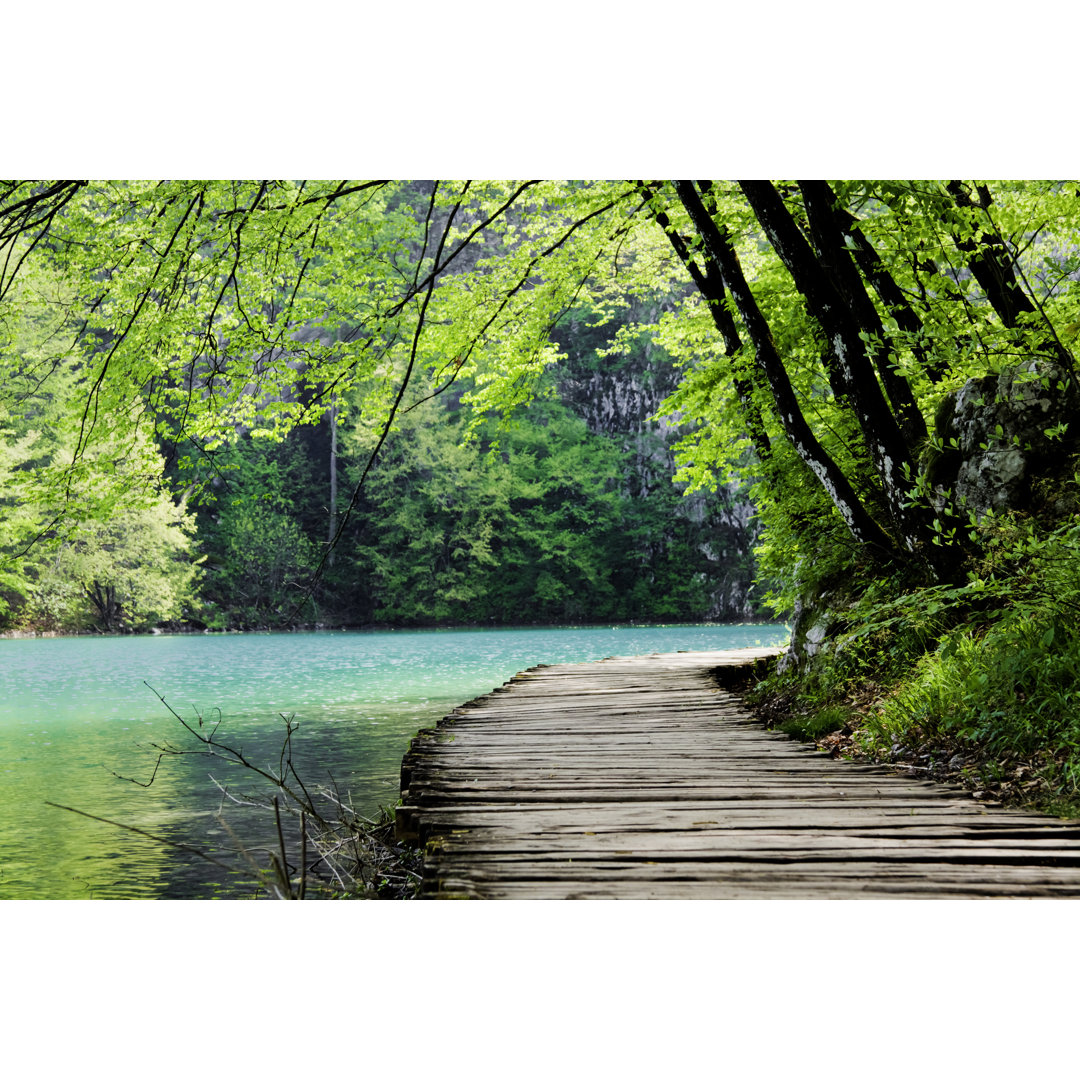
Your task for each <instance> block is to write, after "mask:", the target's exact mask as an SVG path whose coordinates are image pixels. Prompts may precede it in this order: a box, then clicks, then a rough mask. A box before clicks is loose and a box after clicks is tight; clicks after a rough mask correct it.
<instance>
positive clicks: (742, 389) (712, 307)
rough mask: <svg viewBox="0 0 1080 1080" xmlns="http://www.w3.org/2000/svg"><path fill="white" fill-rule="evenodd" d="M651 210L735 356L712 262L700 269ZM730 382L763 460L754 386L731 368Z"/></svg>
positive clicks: (735, 334)
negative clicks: (732, 383)
mask: <svg viewBox="0 0 1080 1080" xmlns="http://www.w3.org/2000/svg"><path fill="white" fill-rule="evenodd" d="M642 186H643V187H644V188H645V189H646V190H648V191H652V192H653V194H655V193H656V191H655V188H654V187H653V186H652V185H642ZM651 212H652V215H653V218H654V220H655V221H656V223H657V224H658V225H659V226H660V227H661V228H662V229H663V230H664V233H665V235H666V236H667V238H668V240H669V241H670V242H671V246H672V247H673V248H674V249H675V253H676V255H678V256H679V259H680V260H681V261H682V263H683V265H684V266H685V267H686V269H687V271H688V272H689V274H690V277H691V278H692V279H693V281H694V284H695V285H696V286H697V288H698V292H700V293H701V295H702V296H703V297H704V298H705V304H706V306H707V307H708V309H709V314H710V315H711V316H712V320H713V323H714V324H715V326H716V328H717V330H719V331H720V336H721V337H722V338H723V340H724V353H725V354H726V355H727V356H728V357H731V358H734V357H735V356H736V354H737V353H738V352H739V351H740V350H741V349H742V340H741V339H740V337H739V331H738V328H737V327H736V326H735V320H734V319H733V318H732V316H731V312H730V311H729V310H728V306H727V304H726V303H725V297H724V282H723V279H722V277H721V276H720V274H719V273H718V271H717V268H716V266H715V264H713V263H711V262H710V261H706V263H705V269H704V270H702V269H701V267H699V266H698V265H697V262H696V261H695V260H694V257H693V256H692V255H691V254H690V249H689V246H688V244H687V242H686V240H685V239H684V238H683V237H682V236H681V235H680V234H679V233H678V231H677V230H676V229H675V227H674V226H673V225H672V223H671V219H670V218H669V217H668V216H667V214H666V213H665V212H664V211H663V210H660V209H653V210H652V211H651ZM733 382H734V385H735V393H736V394H737V395H738V397H739V404H740V405H741V407H742V411H743V416H744V418H745V420H746V427H747V432H748V433H749V435H750V441H751V442H752V443H753V444H754V449H755V450H756V451H757V455H758V457H759V458H760V459H761V460H762V461H763V462H765V461H768V460H769V458H770V457H771V456H772V444H771V443H770V441H769V436H768V433H767V432H766V430H765V424H764V422H763V421H762V418H761V411H760V410H759V409H758V406H757V402H756V401H755V400H754V394H753V388H752V386H751V384H750V383H749V382H748V381H747V380H746V379H744V378H742V377H741V376H739V375H738V374H737V373H735V372H734V371H733Z"/></svg>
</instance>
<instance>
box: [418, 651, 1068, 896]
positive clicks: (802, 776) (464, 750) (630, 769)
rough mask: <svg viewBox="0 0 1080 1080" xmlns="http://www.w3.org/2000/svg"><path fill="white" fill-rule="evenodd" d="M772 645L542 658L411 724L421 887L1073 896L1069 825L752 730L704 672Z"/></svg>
mask: <svg viewBox="0 0 1080 1080" xmlns="http://www.w3.org/2000/svg"><path fill="white" fill-rule="evenodd" d="M772 653H773V650H760V649H759V650H738V651H734V652H698V653H668V654H655V655H652V656H643V657H632V658H611V659H608V660H603V661H600V662H598V663H592V664H563V665H557V666H540V667H537V668H532V669H530V670H529V671H526V672H522V673H521V674H520V675H517V676H515V677H514V678H513V679H511V680H510V682H508V683H507V684H506V685H505V686H503V687H501V688H500V689H498V690H496V691H494V692H492V693H491V694H488V695H486V696H484V697H482V698H478V699H477V700H475V701H472V702H469V703H468V704H466V705H463V706H461V707H460V708H458V709H455V710H454V712H453V713H451V714H450V715H449V716H448V717H446V718H445V719H444V720H443V721H441V722H440V724H439V726H438V727H437V728H435V729H433V730H431V731H427V732H421V733H420V735H419V736H417V738H416V739H414V740H413V745H412V748H411V750H410V751H409V753H408V754H407V755H406V757H405V760H404V762H403V763H402V798H403V805H402V806H401V807H400V808H399V810H398V815H397V830H398V837H399V838H400V839H405V840H411V841H412V842H419V843H420V844H422V845H424V846H425V859H424V870H423V884H422V886H421V895H422V896H424V897H433V898H448V899H449V898H488V899H511V898H523V899H585V898H626V899H648V898H657V899H662V898H671V899H674V898H701V899H709V898H711V899H722V898H744V899H766V898H789V899H796V898H799V899H827V898H837V899H841V898H844V899H853V898H859V897H887V898H894V899H895V898H914V897H928V898H951V899H957V898H964V897H986V896H990V897H1055V896H1061V897H1076V896H1080V825H1077V824H1069V823H1061V822H1057V821H1055V820H1053V819H1048V818H1045V817H1041V816H1037V815H1032V814H1027V813H1023V812H1019V811H1010V810H993V809H988V808H986V807H983V806H980V805H979V804H978V803H975V802H974V801H973V800H972V799H971V798H970V796H968V795H966V794H965V793H964V792H963V791H961V790H960V789H959V788H953V787H948V786H944V785H941V784H935V783H930V782H922V781H917V780H910V779H906V778H903V777H899V776H896V775H895V774H893V773H892V772H890V771H889V770H888V769H886V768H883V767H881V766H875V765H867V764H855V763H851V762H844V761H833V760H831V759H829V758H827V757H826V756H825V755H823V754H820V753H818V752H816V751H814V750H813V749H812V748H810V747H807V746H806V745H804V744H799V743H793V742H791V741H790V740H789V739H788V738H787V737H785V736H784V735H781V734H779V733H775V732H770V731H766V730H764V729H763V728H762V726H761V724H760V723H759V722H758V721H756V720H754V719H753V718H752V717H751V716H750V714H749V713H748V712H747V711H746V710H745V708H744V707H743V706H742V704H741V702H740V700H739V698H738V697H737V696H736V695H734V694H732V693H730V692H727V691H725V690H723V689H721V688H720V686H719V684H718V682H717V679H716V677H715V675H714V672H715V669H716V668H718V667H722V666H725V665H731V664H739V663H746V662H747V661H749V660H752V659H754V658H757V657H760V656H765V655H772Z"/></svg>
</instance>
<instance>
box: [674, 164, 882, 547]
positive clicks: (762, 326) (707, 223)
mask: <svg viewBox="0 0 1080 1080" xmlns="http://www.w3.org/2000/svg"><path fill="white" fill-rule="evenodd" d="M675 190H676V193H677V194H678V196H679V199H680V200H681V201H682V204H683V206H684V207H685V208H686V211H687V213H688V214H689V215H690V219H691V221H692V222H693V224H694V227H695V229H696V230H697V231H698V234H699V236H700V237H701V240H702V245H703V256H704V258H705V259H706V260H707V262H710V263H711V264H712V265H713V266H714V267H715V268H716V272H715V273H714V274H710V275H708V276H704V275H703V276H702V282H703V283H704V285H705V287H708V288H713V286H712V285H710V284H709V282H710V279H712V280H713V281H715V279H716V278H717V277H719V278H722V280H723V282H724V283H725V284H726V286H727V291H728V292H729V293H730V294H731V297H732V299H733V300H734V301H735V305H736V307H737V308H738V310H739V315H740V316H741V318H742V321H743V325H744V326H745V327H746V331H747V333H748V334H749V336H750V341H751V343H752V345H753V347H754V350H755V354H756V361H757V364H758V366H759V368H760V369H761V371H762V373H763V375H764V377H765V380H766V382H767V383H768V386H769V389H770V391H771V393H772V397H773V401H774V403H775V405H776V411H777V415H778V416H779V418H780V423H781V425H782V426H783V428H784V433H785V434H786V435H787V437H788V439H789V441H790V442H791V444H792V446H793V447H794V448H795V451H796V453H797V454H798V455H799V457H800V458H801V459H802V460H803V461H804V462H805V463H806V465H807V466H808V467H809V468H810V470H811V472H813V474H814V475H815V476H816V477H817V478H818V480H819V482H820V483H821V485H822V487H824V489H825V491H826V492H827V494H828V496H829V499H830V500H831V501H832V503H833V505H834V506H835V507H836V509H837V510H838V511H839V512H840V515H841V517H842V518H843V519H844V522H845V523H846V524H847V527H848V529H849V530H850V531H851V534H852V536H854V537H855V539H856V540H858V541H859V542H860V543H862V544H866V545H868V546H869V547H871V548H873V549H876V550H877V551H878V552H879V554H882V555H886V556H893V555H895V554H896V549H895V546H894V544H893V542H892V541H891V540H890V538H889V537H888V535H887V534H886V533H885V531H884V530H883V529H882V528H881V527H880V526H879V525H878V524H877V522H875V521H874V520H873V518H872V517H871V516H870V514H869V513H868V512H867V510H866V508H865V507H864V506H863V505H862V503H861V501H860V500H859V498H858V496H857V495H856V494H855V492H854V490H853V489H852V487H851V484H850V483H849V482H848V479H847V477H845V476H844V474H843V472H842V471H841V470H840V467H839V466H838V465H837V464H836V462H835V461H833V459H832V458H831V457H830V456H829V455H828V453H827V452H826V451H825V449H824V447H822V446H821V444H820V443H819V442H818V440H817V438H816V437H815V436H814V433H813V431H812V430H811V429H810V426H809V424H807V422H806V419H805V417H804V416H803V414H802V410H801V409H800V407H799V403H798V399H797V398H796V396H795V391H794V388H793V387H792V385H791V380H790V379H789V378H788V374H787V370H786V369H785V367H784V365H783V362H782V361H781V359H780V356H779V354H778V353H777V351H776V345H775V344H774V342H773V339H772V334H771V332H770V330H769V326H768V323H767V322H766V320H765V317H764V315H763V314H762V313H761V310H760V309H759V308H758V306H757V301H756V300H755V299H754V296H753V293H752V292H751V291H750V287H749V285H748V284H747V282H746V278H745V276H744V275H743V272H742V267H741V265H740V263H739V259H738V256H737V255H736V253H735V248H734V247H733V246H732V244H731V241H730V238H729V237H728V235H727V231H726V230H723V229H721V228H720V227H719V226H718V225H717V224H716V222H715V221H714V220H713V218H712V217H711V216H710V215H709V212H708V211H707V210H706V209H705V205H704V203H702V201H701V197H700V195H699V194H698V192H697V189H696V188H695V187H694V186H693V184H692V183H691V182H690V181H688V180H676V181H675ZM700 287H702V283H701V282H699V288H700ZM707 299H708V297H707ZM712 299H715V300H716V301H717V302H718V303H719V302H722V299H723V294H722V293H721V294H719V295H714V297H713V298H712Z"/></svg>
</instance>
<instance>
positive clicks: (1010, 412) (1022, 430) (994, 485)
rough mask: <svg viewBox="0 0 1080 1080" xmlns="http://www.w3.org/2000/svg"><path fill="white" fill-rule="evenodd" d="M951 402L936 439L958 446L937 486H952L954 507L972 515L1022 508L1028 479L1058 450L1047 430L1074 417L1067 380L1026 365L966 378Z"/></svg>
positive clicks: (1054, 369)
mask: <svg viewBox="0 0 1080 1080" xmlns="http://www.w3.org/2000/svg"><path fill="white" fill-rule="evenodd" d="M951 397H952V400H951V401H949V400H948V399H947V400H946V402H945V403H944V404H945V408H944V409H943V411H942V413H939V424H938V434H939V435H943V436H945V437H946V438H953V439H955V440H956V442H957V444H958V445H957V449H955V450H952V451H949V452H948V453H947V454H946V455H945V456H944V457H943V459H942V463H941V467H940V468H939V476H938V479H939V481H943V482H944V483H945V484H948V483H949V482H950V481H951V486H952V487H953V491H954V494H955V496H956V501H957V503H958V504H959V505H960V506H962V507H966V508H967V509H968V510H971V511H973V512H974V513H975V514H976V515H978V516H982V515H983V514H985V513H986V512H987V510H994V511H998V510H1005V509H1010V508H1021V507H1023V506H1025V505H1026V504H1027V501H1028V499H1029V497H1030V480H1031V477H1032V475H1033V474H1034V473H1036V472H1038V471H1039V470H1040V469H1041V468H1042V467H1043V466H1045V465H1046V464H1047V462H1048V460H1049V459H1051V458H1052V457H1054V456H1055V455H1060V454H1061V451H1062V443H1061V442H1060V441H1057V442H1055V441H1054V440H1052V439H1050V438H1049V437H1048V436H1047V435H1046V431H1047V429H1049V428H1054V427H1056V426H1057V425H1058V424H1061V423H1065V424H1071V422H1072V421H1074V420H1075V419H1076V418H1077V407H1078V404H1080V401H1078V395H1077V393H1076V390H1075V387H1074V386H1073V383H1072V382H1071V380H1070V379H1069V378H1068V376H1067V374H1066V373H1065V372H1064V371H1063V370H1062V369H1061V368H1060V367H1058V366H1057V365H1055V364H1051V363H1049V362H1047V361H1041V360H1031V361H1028V362H1027V363H1024V364H1020V365H1017V366H1016V367H1012V368H1008V369H1006V370H1005V371H1002V372H1001V373H1000V374H998V375H986V376H984V377H983V378H981V379H971V380H969V381H968V382H966V383H965V384H964V385H963V386H962V387H961V388H960V390H958V391H957V392H956V394H955V395H951ZM1072 434H1073V433H1072V432H1071V431H1070V432H1069V435H1072Z"/></svg>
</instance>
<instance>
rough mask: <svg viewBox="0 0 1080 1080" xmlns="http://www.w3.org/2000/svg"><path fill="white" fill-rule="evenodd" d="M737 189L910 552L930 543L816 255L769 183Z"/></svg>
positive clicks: (895, 442) (849, 325) (847, 314)
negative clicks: (803, 307) (808, 327)
mask: <svg viewBox="0 0 1080 1080" xmlns="http://www.w3.org/2000/svg"><path fill="white" fill-rule="evenodd" d="M739 186H740V188H741V189H742V191H743V194H744V195H745V196H746V200H747V202H748V203H749V204H750V207H751V209H752V210H753V211H754V214H755V216H756V217H757V219H758V222H759V223H760V225H761V227H762V228H763V229H764V230H765V235H766V238H767V239H768V240H769V243H770V244H771V245H772V247H773V250H774V251H775V252H776V253H777V255H778V256H779V257H780V259H781V260H782V261H783V263H784V265H785V266H786V267H787V268H788V270H789V272H790V273H791V276H792V278H793V280H794V282H795V287H796V289H798V291H799V292H800V293H801V294H802V296H803V298H804V299H805V300H806V303H807V306H808V307H809V309H810V313H811V315H812V316H813V317H814V319H815V320H816V321H817V323H818V325H819V326H820V327H821V328H822V330H823V332H824V334H825V338H826V341H827V342H828V352H827V356H826V360H827V366H828V369H829V381H830V384H831V385H832V388H833V393H834V394H835V395H836V396H837V397H838V398H841V399H844V400H846V401H847V402H848V404H849V406H850V408H851V409H852V411H853V412H854V414H855V418H856V419H857V421H858V424H859V428H860V430H861V431H862V435H863V440H864V442H865V444H866V446H867V449H868V450H869V451H870V456H871V459H872V460H873V463H874V468H875V470H876V472H877V475H878V477H879V479H880V480H881V483H882V486H883V489H884V492H885V497H886V500H887V503H888V506H889V512H890V516H891V518H892V520H893V523H894V524H895V526H896V528H897V530H898V532H899V533H900V535H901V536H902V538H903V540H904V544H905V546H906V547H907V548H908V549H909V550H911V551H914V550H916V549H918V548H925V546H926V544H928V543H929V541H930V539H931V533H930V530H929V528H928V523H927V522H926V521H925V514H924V513H922V512H920V511H919V510H918V509H917V508H916V507H915V506H914V505H912V503H911V485H912V482H913V480H914V477H915V475H916V469H915V463H914V461H913V459H912V456H911V453H910V450H909V448H908V445H907V442H906V441H905V439H904V435H903V433H902V431H901V429H900V425H899V423H898V422H897V418H896V416H895V415H894V414H893V412H892V410H891V409H890V408H889V405H888V403H887V402H886V400H885V396H884V394H883V393H882V390H881V387H880V386H879V385H878V380H877V375H876V373H875V370H874V366H873V364H872V363H871V361H870V358H869V356H868V355H867V351H866V346H865V344H864V342H863V339H862V337H861V336H860V332H865V331H864V329H863V327H862V326H861V325H860V323H859V321H858V320H857V319H856V318H855V317H854V315H853V314H852V312H851V310H850V309H849V308H848V306H847V304H846V303H845V302H844V299H843V297H842V296H841V294H840V292H839V291H838V290H837V289H836V287H835V286H834V285H833V283H832V280H831V278H830V276H829V274H828V273H827V272H826V271H825V269H824V268H823V267H822V266H821V264H820V263H819V261H818V260H817V258H816V257H815V256H814V253H813V251H812V250H811V248H810V245H809V243H807V241H806V239H805V238H804V237H803V235H802V233H801V232H800V231H799V228H798V226H797V225H796V224H795V222H794V220H793V219H792V217H791V215H790V214H789V213H788V210H787V208H786V207H785V206H784V204H783V200H782V199H781V198H780V195H779V194H778V193H777V191H776V189H775V188H774V187H773V186H772V184H770V183H769V182H768V181H760V180H742V181H740V182H739Z"/></svg>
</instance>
